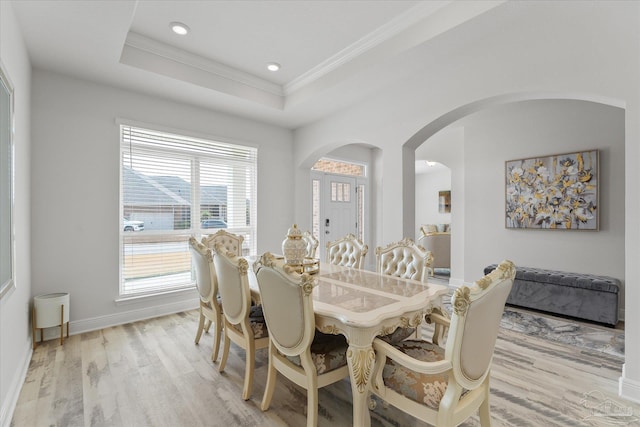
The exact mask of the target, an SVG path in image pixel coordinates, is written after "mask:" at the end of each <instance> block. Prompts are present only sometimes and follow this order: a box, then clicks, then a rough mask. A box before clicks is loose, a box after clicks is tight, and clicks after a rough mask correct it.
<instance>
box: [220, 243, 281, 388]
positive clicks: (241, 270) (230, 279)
mask: <svg viewBox="0 0 640 427" xmlns="http://www.w3.org/2000/svg"><path fill="white" fill-rule="evenodd" d="M213 263H214V265H215V268H216V273H217V275H218V279H219V281H218V284H219V292H220V296H221V298H222V312H223V315H224V344H223V348H222V359H221V360H220V368H219V370H220V372H224V369H225V366H226V363H227V357H228V356H229V347H230V344H231V342H232V341H233V342H234V343H235V344H236V345H238V346H239V347H241V348H243V349H244V350H245V353H246V354H245V373H244V386H243V389H242V398H243V399H244V400H247V399H249V397H251V391H252V388H253V375H254V370H255V353H256V350H258V349H261V348H266V347H267V346H268V345H269V337H268V336H264V337H261V338H255V335H254V332H253V328H252V327H251V322H250V319H249V315H250V311H251V291H250V288H249V278H248V275H247V274H248V269H249V263H248V262H247V260H246V259H244V258H241V257H238V256H237V255H236V254H235V253H233V252H227V251H226V250H225V248H224V246H223V244H222V243H217V244H216V245H215V253H214V257H213ZM235 325H239V326H240V328H239V329H238V328H235V327H234V326H235Z"/></svg>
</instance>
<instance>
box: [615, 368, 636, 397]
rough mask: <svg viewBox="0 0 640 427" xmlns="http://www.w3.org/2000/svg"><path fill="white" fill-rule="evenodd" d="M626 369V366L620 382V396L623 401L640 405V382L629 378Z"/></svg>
mask: <svg viewBox="0 0 640 427" xmlns="http://www.w3.org/2000/svg"><path fill="white" fill-rule="evenodd" d="M624 367H625V365H622V376H621V377H620V379H619V380H618V395H619V396H620V397H622V398H623V399H627V400H631V401H632V402H636V403H640V381H636V380H632V379H629V378H627V377H626V375H625V369H624Z"/></svg>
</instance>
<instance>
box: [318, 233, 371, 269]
mask: <svg viewBox="0 0 640 427" xmlns="http://www.w3.org/2000/svg"><path fill="white" fill-rule="evenodd" d="M326 249H327V251H326V262H328V263H330V264H334V265H341V266H343V267H353V268H359V269H363V268H364V259H365V256H366V255H367V252H369V246H368V245H365V244H364V243H363V242H362V241H361V240H360V239H358V238H357V237H356V236H355V235H354V234H352V233H349V234H347V235H346V236H344V237H342V238H340V239H338V240H334V241H333V242H327V245H326Z"/></svg>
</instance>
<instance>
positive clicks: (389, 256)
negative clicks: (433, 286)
mask: <svg viewBox="0 0 640 427" xmlns="http://www.w3.org/2000/svg"><path fill="white" fill-rule="evenodd" d="M432 260H433V256H432V255H431V252H429V251H427V250H425V248H423V247H422V246H420V245H417V244H416V243H415V242H414V241H413V240H412V239H410V238H408V237H405V238H404V239H402V240H400V241H399V242H393V243H390V244H389V245H387V247H385V248H383V247H381V246H378V247H377V248H376V270H377V271H378V273H380V274H386V275H389V276H394V277H401V278H403V279H414V280H419V281H421V282H425V280H426V278H427V271H428V268H429V266H430V265H431V261H432Z"/></svg>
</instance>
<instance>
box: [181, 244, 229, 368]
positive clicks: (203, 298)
mask: <svg viewBox="0 0 640 427" xmlns="http://www.w3.org/2000/svg"><path fill="white" fill-rule="evenodd" d="M189 252H190V253H191V259H192V261H193V265H194V270H195V276H196V288H197V290H198V294H199V296H200V304H199V314H200V315H199V320H198V330H197V332H196V339H195V343H196V344H199V343H200V337H201V336H202V332H203V330H206V331H207V332H209V328H210V327H211V325H212V324H214V325H215V329H214V335H213V352H212V353H211V360H212V361H213V362H215V361H216V360H217V359H218V351H219V348H220V337H221V335H222V307H221V306H220V303H219V301H218V279H217V276H216V270H215V266H214V265H213V253H212V251H211V249H209V248H207V247H206V246H205V245H203V244H202V243H199V242H198V241H197V240H196V239H195V237H193V236H192V237H190V238H189Z"/></svg>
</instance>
